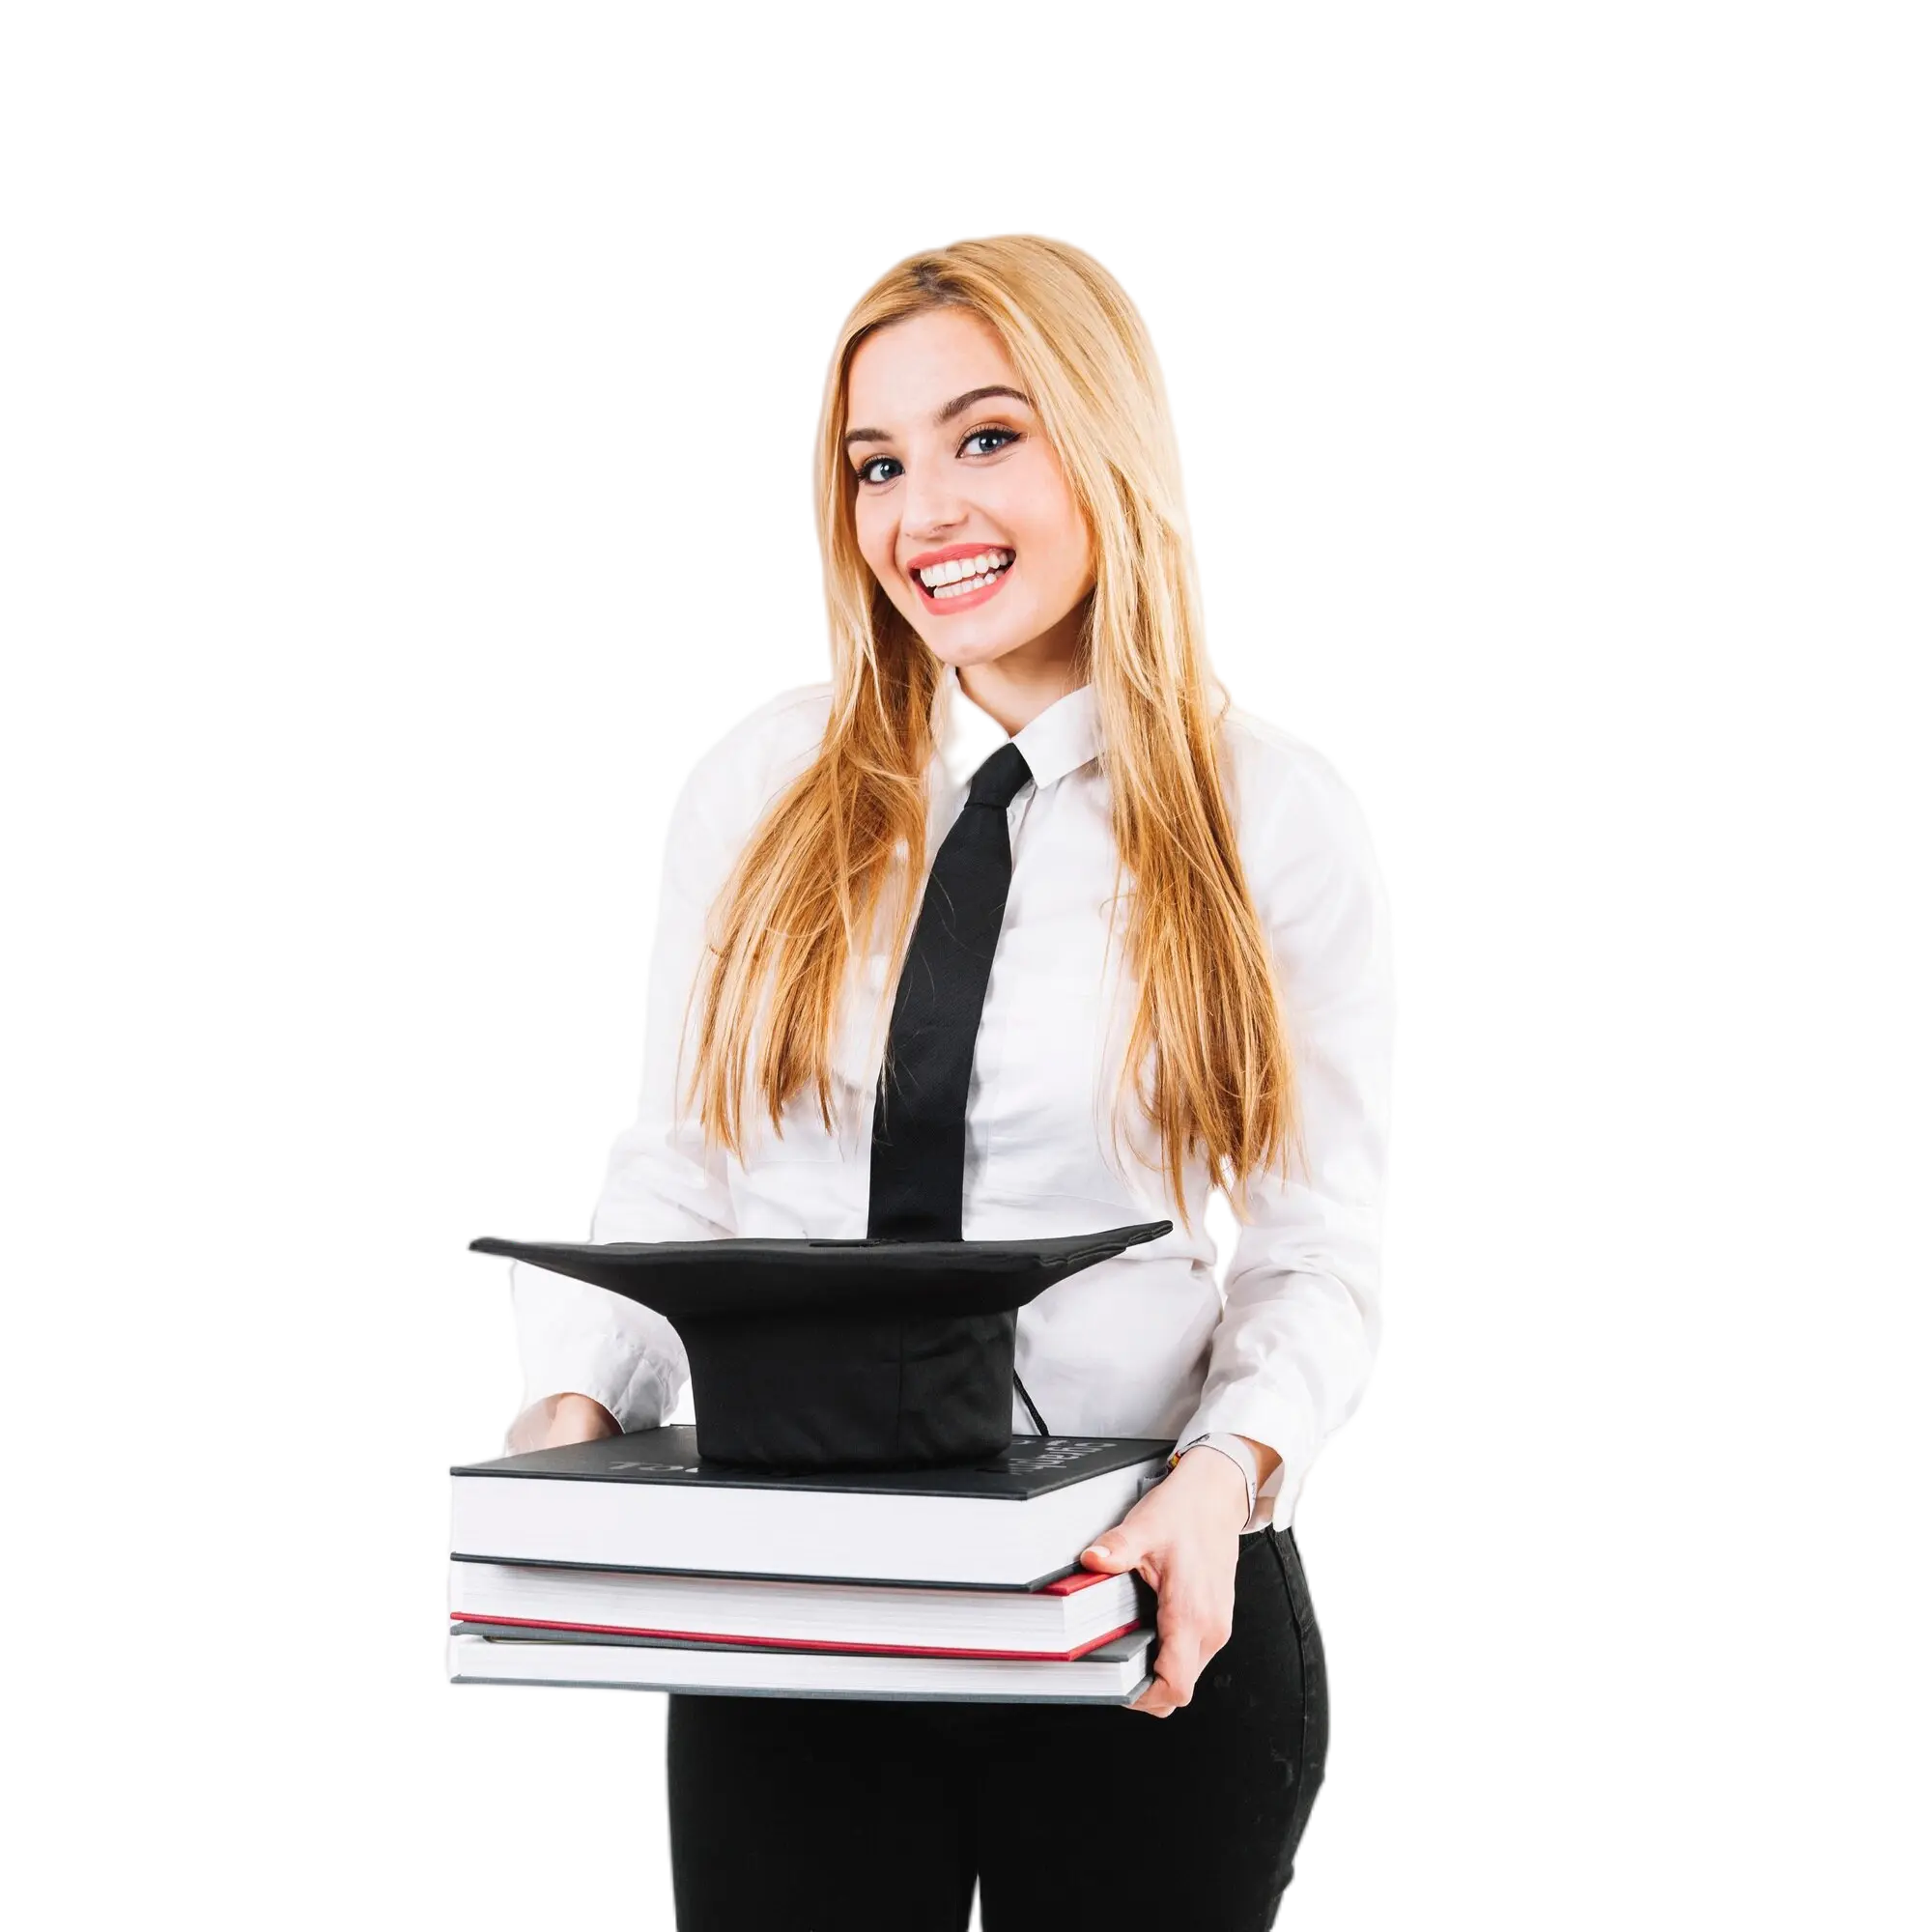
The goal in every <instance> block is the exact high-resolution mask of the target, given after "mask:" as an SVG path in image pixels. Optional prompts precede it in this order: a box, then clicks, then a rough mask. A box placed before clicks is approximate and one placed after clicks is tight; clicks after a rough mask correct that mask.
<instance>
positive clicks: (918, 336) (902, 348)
mask: <svg viewBox="0 0 1932 1932" xmlns="http://www.w3.org/2000/svg"><path fill="white" fill-rule="evenodd" d="M995 389H997V390H1001V391H1005V392H1006V393H999V394H989V393H981V392H983V391H989V390H995ZM845 422H846V444H845V454H846V461H847V462H848V463H849V464H850V466H851V468H852V469H853V470H854V472H855V474H856V477H857V483H856V490H857V497H856V500H855V502H854V504H853V516H854V519H855V521H856V524H857V526H858V536H859V548H860V551H861V552H862V553H863V554H864V555H865V558H866V561H867V563H868V564H870V565H871V567H872V572H873V575H874V576H876V577H877V578H878V580H879V582H881V583H882V584H883V585H884V586H885V590H886V595H887V596H888V597H890V598H891V599H892V600H893V602H894V603H895V605H896V606H897V607H898V609H899V611H901V612H902V613H903V614H904V616H905V619H906V622H907V623H909V624H910V625H911V626H912V627H913V629H914V631H916V632H917V633H918V634H919V636H920V637H921V638H922V639H924V641H925V643H926V644H927V645H928V646H929V647H930V648H931V650H932V653H933V655H934V656H935V657H937V658H939V659H940V660H941V661H942V662H943V663H946V664H950V665H957V666H961V667H964V666H969V665H979V664H987V663H990V662H991V661H992V660H993V659H995V658H1002V657H1006V656H1007V655H1008V654H1009V652H1013V651H1024V652H1026V654H1027V656H1028V657H1029V658H1030V659H1034V660H1037V662H1038V663H1039V664H1041V665H1046V664H1051V663H1055V662H1059V661H1062V660H1070V659H1071V658H1072V656H1073V652H1074V647H1075V644H1076V642H1077V639H1078V637H1079V632H1080V626H1081V623H1082V621H1083V619H1084V615H1085V603H1086V599H1087V596H1088V593H1089V592H1090V591H1091V590H1092V589H1093V588H1094V568H1093V563H1092V558H1091V552H1092V538H1091V534H1090V532H1089V530H1088V527H1087V522H1086V519H1085V518H1084V517H1083V516H1082V515H1081V514H1080V509H1079V506H1078V504H1077V503H1076V502H1075V501H1074V498H1073V495H1072V492H1071V491H1070V490H1069V489H1068V488H1067V484H1066V478H1065V473H1064V472H1063V471H1062V469H1061V467H1060V459H1059V458H1058V457H1057V456H1056V455H1055V454H1054V452H1053V450H1052V449H1051V447H1049V445H1048V443H1047V440H1046V437H1045V435H1044V434H1043V433H1042V431H1041V429H1040V426H1039V418H1038V417H1037V415H1036V414H1035V413H1034V412H1033V409H1032V406H1031V405H1030V404H1029V403H1028V402H1027V401H1026V400H1025V397H1024V393H1023V385H1022V384H1021V382H1020V379H1019V376H1018V374H1017V373H1016V372H1015V370H1014V368H1013V365H1012V364H1011V362H1009V360H1008V359H1007V354H1006V351H1005V350H1004V349H1003V348H1002V347H1001V345H1000V338H999V337H998V336H997V335H996V334H994V332H993V330H992V329H991V328H990V327H988V326H987V325H986V324H985V323H983V322H981V321H980V318H979V317H978V316H976V315H973V314H971V313H970V312H969V311H967V310H964V309H956V308H941V309H928V310H926V311H925V312H923V314H920V315H914V316H908V317H907V318H906V319H905V320H904V321H903V322H895V323H892V324H889V325H888V326H887V327H884V328H879V329H875V330H874V331H873V332H872V333H871V334H870V335H868V336H867V338H866V340H865V341H864V342H862V343H861V344H860V345H859V348H858V351H857V353H856V354H855V355H853V357H852V365H851V368H850V370H849V372H848V376H847V383H846V409H845ZM988 565H990V566H991V570H992V574H990V575H988V574H985V572H986V569H987V566H988ZM962 573H973V574H962ZM932 580H936V581H932Z"/></svg>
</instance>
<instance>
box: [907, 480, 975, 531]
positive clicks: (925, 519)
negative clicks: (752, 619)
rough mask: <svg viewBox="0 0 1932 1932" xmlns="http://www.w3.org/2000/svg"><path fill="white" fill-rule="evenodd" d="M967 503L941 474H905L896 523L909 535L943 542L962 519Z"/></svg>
mask: <svg viewBox="0 0 1932 1932" xmlns="http://www.w3.org/2000/svg"><path fill="white" fill-rule="evenodd" d="M966 513H967V505H966V503H965V501H964V500H963V499H962V497H960V495H959V492H958V491H957V489H955V488H954V487H953V486H952V484H951V483H949V482H948V481H947V480H946V479H945V478H944V477H943V476H933V475H926V476H918V475H913V476H908V477H907V479H906V493H905V506H904V508H903V510H902V511H901V512H900V522H901V523H902V524H903V525H904V526H905V528H906V530H907V531H908V533H909V534H911V535H912V536H914V537H916V538H919V539H921V540H924V539H927V538H930V539H933V540H936V541H943V540H944V538H945V536H946V533H947V532H948V531H949V530H954V529H957V528H958V527H959V526H960V524H962V523H963V522H964V521H965V518H966Z"/></svg>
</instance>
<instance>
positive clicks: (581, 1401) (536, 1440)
mask: <svg viewBox="0 0 1932 1932" xmlns="http://www.w3.org/2000/svg"><path fill="white" fill-rule="evenodd" d="M620 1433H621V1432H620V1431H619V1430H618V1427H617V1418H616V1417H615V1416H614V1415H612V1414H611V1411H610V1410H609V1409H608V1408H606V1407H605V1406H604V1405H603V1404H602V1403H601V1402H593V1401H592V1400H591V1399H590V1397H588V1396H587V1395H569V1394H566V1395H547V1396H545V1397H544V1399H543V1400H542V1401H541V1402H533V1403H531V1404H530V1406H529V1407H527V1408H526V1409H525V1410H524V1412H523V1413H522V1414H521V1415H520V1416H518V1417H517V1419H516V1421H514V1422H513V1423H511V1425H510V1433H509V1435H507V1436H506V1437H505V1438H504V1440H505V1442H506V1443H507V1445H508V1448H509V1452H510V1454H511V1455H513V1456H521V1455H523V1454H524V1453H525V1452H526V1451H527V1450H531V1449H561V1448H562V1447H563V1446H564V1444H565V1443H567V1442H595V1441H596V1440H597V1439H598V1437H599V1436H603V1435H619V1434H620Z"/></svg>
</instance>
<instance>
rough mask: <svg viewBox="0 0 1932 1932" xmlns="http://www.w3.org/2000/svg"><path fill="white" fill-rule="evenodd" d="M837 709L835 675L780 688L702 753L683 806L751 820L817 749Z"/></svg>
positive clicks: (691, 774)
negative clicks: (833, 702) (833, 687)
mask: <svg viewBox="0 0 1932 1932" xmlns="http://www.w3.org/2000/svg"><path fill="white" fill-rule="evenodd" d="M831 715H832V685H831V683H830V681H829V680H827V681H822V682H820V683H817V684H795V685H791V686H788V687H787V688H786V689H785V690H783V691H781V692H777V693H774V695H773V696H770V697H768V698H766V699H765V700H764V702H763V703H761V704H758V705H756V706H754V707H753V709H752V710H750V711H747V712H744V713H742V714H741V715H740V716H739V717H738V718H736V719H735V720H734V721H733V722H732V723H731V724H730V725H727V726H726V727H725V731H724V732H723V733H722V734H720V735H719V736H718V737H716V738H713V739H712V740H711V742H710V743H709V744H708V745H706V746H705V747H704V749H703V750H702V751H700V752H699V753H698V754H697V757H696V761H695V762H694V763H693V764H692V766H691V770H690V774H689V776H688V777H687V778H686V780H685V782H684V791H683V796H682V797H681V798H680V800H679V808H680V810H702V811H704V812H706V813H707V815H716V814H724V815H726V816H739V817H744V818H745V819H746V820H747V822H748V823H749V821H750V819H752V818H754V817H755V816H756V815H757V812H758V810H760V809H761V808H762V807H763V805H764V804H765V803H766V802H767V801H768V800H770V799H771V798H772V797H774V796H775V795H776V794H777V793H778V792H779V791H781V789H782V788H783V787H784V786H785V785H786V784H788V783H790V781H792V780H793V779H794V778H796V777H797V776H798V775H799V773H800V772H802V771H804V770H805V769H806V767H807V766H808V765H810V762H811V760H812V759H813V758H814V757H815V756H816V755H817V753H818V748H819V746H820V744H821V743H822V742H823V740H824V736H825V725H826V721H827V720H828V719H829V718H830V717H831Z"/></svg>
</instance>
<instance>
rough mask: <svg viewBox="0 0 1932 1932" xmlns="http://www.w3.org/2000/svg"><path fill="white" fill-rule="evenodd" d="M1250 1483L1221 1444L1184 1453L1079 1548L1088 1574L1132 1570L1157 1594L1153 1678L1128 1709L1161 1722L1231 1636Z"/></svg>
mask: <svg viewBox="0 0 1932 1932" xmlns="http://www.w3.org/2000/svg"><path fill="white" fill-rule="evenodd" d="M1247 1520H1248V1486H1247V1484H1246V1483H1245V1482H1243V1481H1242V1479H1241V1472H1240V1470H1238V1469H1237V1468H1236V1466H1235V1465H1234V1463H1231V1462H1229V1460H1228V1459H1227V1457H1225V1456H1223V1455H1222V1454H1221V1453H1220V1451H1219V1450H1218V1449H1208V1448H1201V1449H1190V1450H1189V1451H1188V1452H1187V1454H1186V1455H1185V1456H1183V1457H1182V1458H1181V1459H1180V1461H1179V1463H1176V1464H1175V1465H1174V1467H1173V1469H1172V1470H1170V1471H1169V1472H1168V1474H1167V1475H1166V1476H1165V1477H1163V1478H1162V1479H1161V1481H1159V1482H1158V1483H1156V1484H1155V1485H1154V1486H1153V1488H1152V1489H1151V1490H1150V1491H1149V1492H1147V1494H1146V1495H1144V1496H1143V1497H1142V1498H1141V1499H1140V1501H1139V1502H1137V1503H1136V1504H1135V1505H1134V1506H1133V1508H1132V1509H1130V1510H1129V1511H1128V1512H1127V1513H1126V1515H1125V1516H1124V1517H1122V1519H1121V1520H1120V1522H1119V1523H1118V1524H1116V1525H1115V1527H1114V1528H1112V1529H1110V1530H1108V1531H1107V1533H1106V1534H1105V1535H1104V1536H1098V1537H1095V1538H1094V1541H1093V1543H1092V1544H1090V1545H1089V1546H1088V1547H1087V1548H1085V1549H1083V1550H1082V1551H1081V1552H1080V1560H1081V1561H1082V1562H1083V1563H1084V1564H1085V1565H1086V1566H1087V1568H1088V1569H1090V1570H1104V1571H1107V1572H1109V1573H1111V1574H1113V1575H1119V1574H1120V1573H1121V1572H1122V1571H1125V1570H1138V1571H1139V1572H1140V1574H1141V1575H1142V1576H1143V1577H1146V1578H1147V1580H1148V1581H1149V1582H1150V1583H1151V1584H1152V1586H1153V1588H1154V1590H1155V1592H1156V1593H1157V1594H1158V1596H1159V1599H1160V1611H1159V1614H1158V1616H1157V1617H1156V1619H1155V1623H1154V1629H1155V1631H1156V1632H1157V1633H1158V1634H1159V1637H1160V1643H1159V1647H1158V1649H1157V1651H1156V1653H1155V1657H1154V1675H1153V1682H1152V1683H1151V1684H1150V1685H1149V1686H1148V1688H1147V1690H1144V1691H1143V1692H1142V1693H1141V1695H1140V1698H1139V1699H1138V1701H1136V1702H1135V1703H1132V1704H1129V1705H1128V1706H1127V1707H1126V1708H1127V1709H1128V1710H1130V1711H1145V1712H1146V1713H1147V1714H1148V1716H1149V1717H1151V1718H1165V1717H1168V1716H1171V1715H1172V1714H1173V1713H1174V1712H1175V1711H1178V1710H1179V1708H1180V1706H1181V1705H1183V1704H1185V1703H1186V1702H1187V1701H1188V1699H1189V1698H1190V1697H1192V1696H1193V1694H1194V1683H1195V1680H1196V1679H1197V1678H1198V1677H1199V1676H1200V1675H1201V1673H1202V1671H1203V1670H1205V1669H1206V1668H1207V1667H1208V1660H1209V1659H1210V1658H1212V1657H1213V1655H1214V1653H1215V1652H1216V1651H1217V1650H1219V1649H1220V1648H1221V1646H1222V1645H1223V1644H1224V1643H1226V1642H1227V1641H1228V1637H1229V1635H1230V1634H1231V1633H1232V1631H1233V1629H1234V1619H1235V1565H1236V1562H1237V1560H1238V1559H1239V1557H1240V1552H1241V1530H1242V1528H1243V1526H1244V1525H1245V1524H1246V1522H1247Z"/></svg>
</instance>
